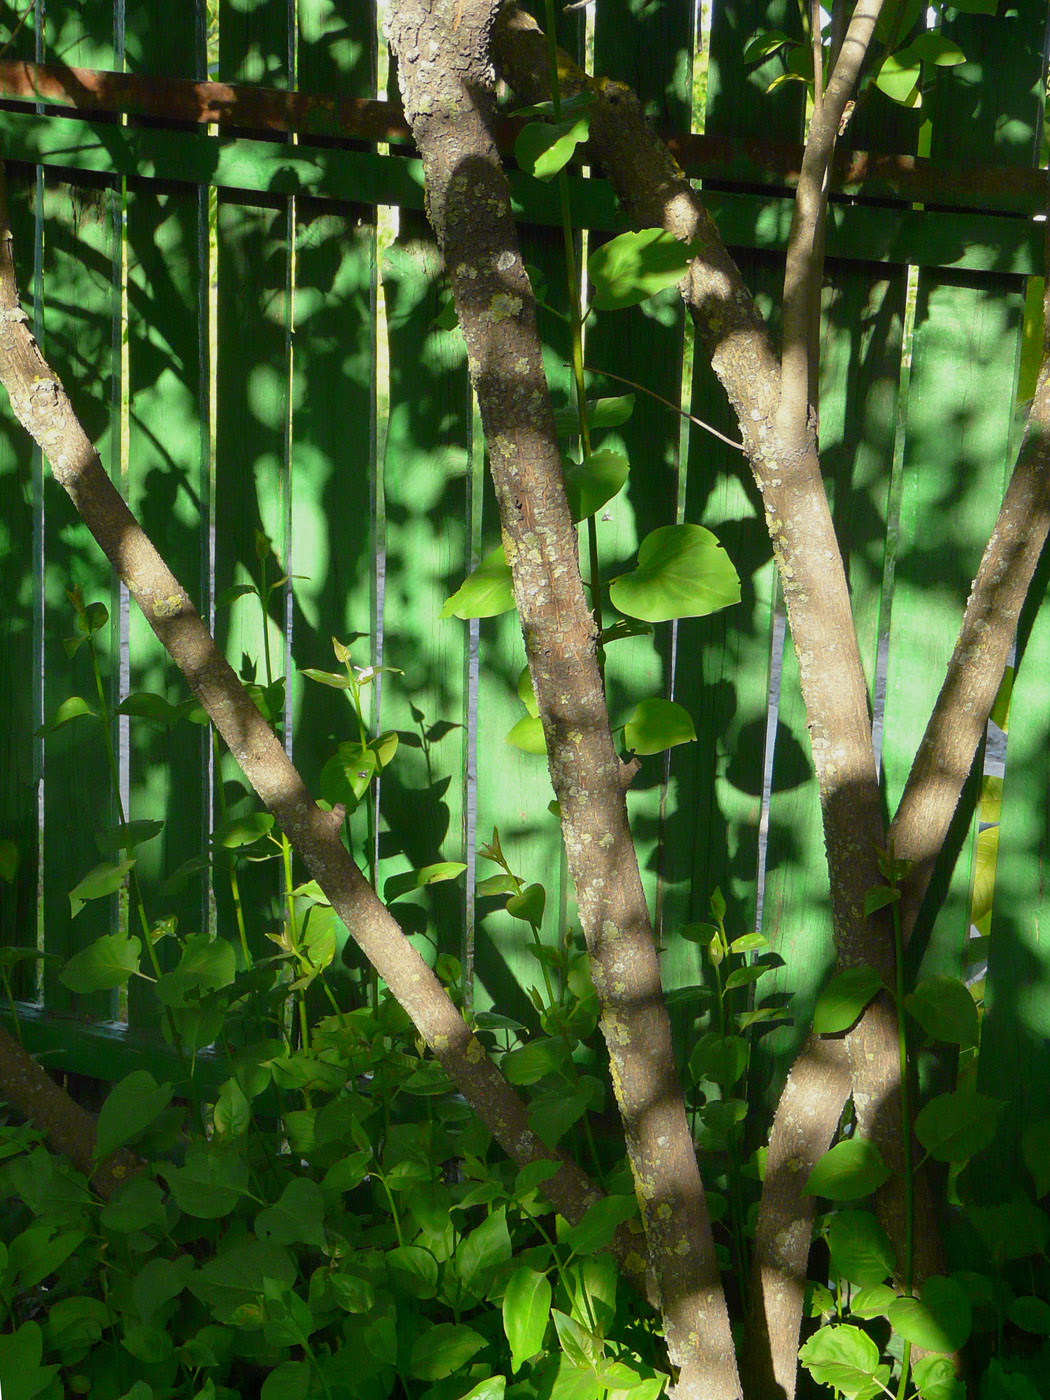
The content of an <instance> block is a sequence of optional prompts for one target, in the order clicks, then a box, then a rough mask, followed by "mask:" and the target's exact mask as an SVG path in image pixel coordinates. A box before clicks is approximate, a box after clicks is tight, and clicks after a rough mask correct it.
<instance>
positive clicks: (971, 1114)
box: [915, 1089, 1002, 1162]
mask: <svg viewBox="0 0 1050 1400" xmlns="http://www.w3.org/2000/svg"><path fill="white" fill-rule="evenodd" d="M1001 1107H1002V1104H1001V1103H1000V1101H999V1100H998V1099H992V1098H989V1097H988V1095H987V1094H979V1093H977V1092H976V1090H974V1089H957V1090H956V1091H955V1092H954V1093H951V1094H938V1096H937V1097H936V1098H935V1099H931V1100H930V1102H929V1103H928V1104H926V1105H925V1107H924V1108H922V1109H921V1110H920V1111H919V1114H918V1116H917V1117H916V1119H915V1136H916V1137H917V1138H918V1139H919V1141H920V1142H921V1143H922V1145H923V1147H925V1149H926V1151H927V1152H928V1153H929V1154H930V1156H931V1157H934V1158H936V1160H937V1161H938V1162H965V1161H968V1160H969V1158H971V1157H972V1156H973V1155H974V1153H975V1152H980V1151H981V1150H982V1149H983V1148H985V1147H989V1146H991V1144H992V1142H993V1141H994V1139H995V1129H996V1119H997V1118H998V1115H999V1110H1000V1108H1001Z"/></svg>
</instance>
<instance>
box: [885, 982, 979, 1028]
mask: <svg viewBox="0 0 1050 1400" xmlns="http://www.w3.org/2000/svg"><path fill="white" fill-rule="evenodd" d="M904 1005H905V1006H906V1007H907V1008H908V1010H909V1011H910V1012H911V1014H912V1015H913V1016H914V1017H915V1019H916V1021H918V1023H919V1025H920V1026H922V1028H923V1030H924V1031H925V1032H926V1034H927V1035H928V1036H931V1037H932V1038H933V1039H934V1040H943V1041H945V1042H946V1043H947V1044H949V1045H963V1046H969V1045H976V1044H977V1042H978V1040H979V1038H980V1034H981V1028H980V1020H979V1018H978V1015H977V1007H976V1005H975V1003H974V999H973V997H972V996H971V995H970V989H969V987H967V985H966V983H965V982H960V980H959V979H958V978H957V977H947V976H945V975H944V974H942V973H937V974H935V975H934V976H932V977H924V978H923V980H922V981H921V982H920V983H919V985H918V986H917V987H916V988H915V990H914V992H911V993H910V994H909V995H908V996H906V997H905V998H904Z"/></svg>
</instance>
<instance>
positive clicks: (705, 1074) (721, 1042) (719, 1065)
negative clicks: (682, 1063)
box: [689, 1031, 749, 1089]
mask: <svg viewBox="0 0 1050 1400" xmlns="http://www.w3.org/2000/svg"><path fill="white" fill-rule="evenodd" d="M748 1052H749V1046H748V1043H747V1041H746V1040H744V1039H743V1037H741V1036H738V1035H727V1036H725V1037H722V1036H720V1035H718V1034H717V1033H716V1032H715V1031H708V1032H706V1033H705V1034H704V1035H702V1036H701V1037H700V1039H699V1040H698V1041H697V1043H696V1045H695V1046H694V1047H693V1051H692V1054H691V1055H690V1056H689V1073H690V1074H691V1075H692V1077H693V1079H694V1081H695V1080H699V1079H709V1080H711V1082H712V1083H714V1084H718V1085H720V1086H721V1088H722V1089H731V1088H732V1087H733V1085H734V1084H735V1083H736V1082H737V1080H738V1079H740V1077H741V1075H742V1074H743V1073H744V1071H745V1070H746V1069H747V1059H748Z"/></svg>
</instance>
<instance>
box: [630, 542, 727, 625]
mask: <svg viewBox="0 0 1050 1400" xmlns="http://www.w3.org/2000/svg"><path fill="white" fill-rule="evenodd" d="M609 598H610V600H611V601H612V604H613V606H614V607H616V608H619V610H620V612H623V613H626V614H627V615H628V617H640V618H641V619H642V621H643V622H670V621H671V620H672V619H673V618H677V617H705V616H706V615H707V614H708V613H712V612H717V611H718V610H719V609H720V608H726V607H729V606H730V605H731V604H732V603H739V601H740V579H739V578H738V576H737V572H736V569H734V568H733V565H732V564H731V563H730V560H729V556H728V555H727V554H726V552H725V550H724V549H723V548H722V546H721V545H720V544H719V543H718V540H717V539H716V538H715V536H714V535H713V534H712V533H711V531H710V530H706V529H704V527H703V526H702V525H688V524H685V525H663V526H661V527H660V529H658V530H653V531H652V533H651V534H649V535H647V536H646V537H645V539H644V540H643V541H642V544H641V548H640V549H639V550H638V567H637V568H636V569H635V570H634V572H633V573H630V574H623V575H621V576H620V577H619V578H617V579H614V580H613V581H612V583H610V585H609Z"/></svg>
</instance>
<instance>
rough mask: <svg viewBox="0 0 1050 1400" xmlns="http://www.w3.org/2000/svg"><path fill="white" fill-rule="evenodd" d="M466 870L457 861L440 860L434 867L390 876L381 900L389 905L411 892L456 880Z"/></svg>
mask: <svg viewBox="0 0 1050 1400" xmlns="http://www.w3.org/2000/svg"><path fill="white" fill-rule="evenodd" d="M466 868H467V867H466V866H465V865H464V864H463V863H462V862H461V861H458V860H441V861H438V862H437V863H436V864H435V865H424V866H422V867H421V868H420V869H419V870H407V871H405V873H404V874H403V875H391V877H390V879H389V880H387V882H386V884H385V885H384V886H383V898H384V900H385V901H386V902H387V904H390V903H392V902H393V901H394V900H395V899H400V898H401V896H402V895H403V894H408V893H409V892H410V891H411V890H421V889H423V888H424V887H425V886H426V885H438V884H440V883H441V882H442V881H443V880H457V879H458V878H459V877H460V875H462V874H463V872H464V870H466Z"/></svg>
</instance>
